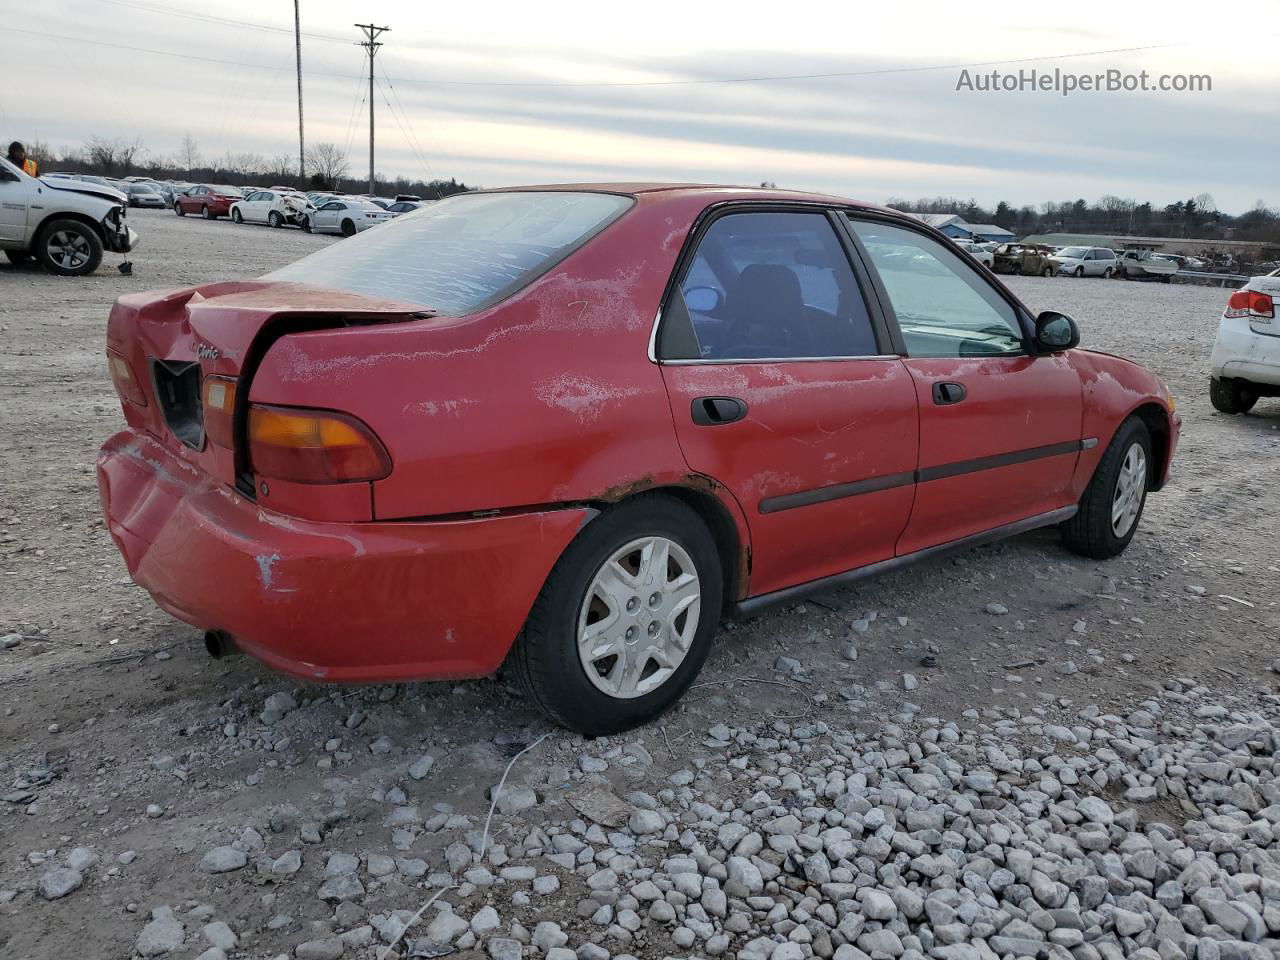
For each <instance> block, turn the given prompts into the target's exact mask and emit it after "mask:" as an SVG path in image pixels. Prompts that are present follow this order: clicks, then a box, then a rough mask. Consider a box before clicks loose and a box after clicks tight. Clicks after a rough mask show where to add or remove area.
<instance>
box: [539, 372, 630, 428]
mask: <svg viewBox="0 0 1280 960" xmlns="http://www.w3.org/2000/svg"><path fill="white" fill-rule="evenodd" d="M639 392H640V391H639V390H637V389H636V388H635V387H617V386H612V385H610V384H607V383H601V382H600V381H598V380H591V379H589V378H588V377H570V376H559V377H556V378H555V379H554V380H547V381H544V382H542V383H540V384H538V385H537V386H536V387H534V390H533V394H534V396H536V397H537V398H538V399H539V400H541V401H542V402H543V403H545V404H546V405H547V406H548V407H553V408H557V409H560V410H567V411H568V412H569V413H571V414H573V416H574V418H575V419H576V420H577V421H578V422H579V423H582V424H588V423H594V422H595V421H597V420H599V419H600V417H601V416H602V415H603V414H604V412H605V410H606V408H607V407H609V406H610V404H612V403H614V402H617V401H621V400H625V399H627V398H628V397H634V396H636V395H637V394H638V393H639Z"/></svg>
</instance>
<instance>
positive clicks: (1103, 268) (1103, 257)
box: [1049, 247, 1116, 277]
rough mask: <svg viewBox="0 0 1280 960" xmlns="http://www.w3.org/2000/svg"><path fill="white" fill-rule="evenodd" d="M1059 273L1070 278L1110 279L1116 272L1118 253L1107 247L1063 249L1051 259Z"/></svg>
mask: <svg viewBox="0 0 1280 960" xmlns="http://www.w3.org/2000/svg"><path fill="white" fill-rule="evenodd" d="M1049 259H1050V260H1052V261H1053V262H1054V263H1056V264H1057V265H1058V273H1059V274H1065V275H1067V276H1070V277H1110V276H1111V275H1112V274H1114V273H1115V272H1116V252H1115V251H1114V250H1109V249H1107V248H1106V247H1063V248H1062V249H1061V250H1059V251H1058V252H1057V253H1055V254H1054V255H1053V256H1052V257H1050V258H1049Z"/></svg>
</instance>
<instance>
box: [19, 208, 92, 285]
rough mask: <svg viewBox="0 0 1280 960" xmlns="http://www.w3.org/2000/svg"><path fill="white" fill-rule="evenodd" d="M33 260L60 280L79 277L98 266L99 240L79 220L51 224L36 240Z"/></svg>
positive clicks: (90, 228)
mask: <svg viewBox="0 0 1280 960" xmlns="http://www.w3.org/2000/svg"><path fill="white" fill-rule="evenodd" d="M34 252H35V254H36V257H37V258H39V260H40V262H41V263H43V264H44V265H45V268H46V269H47V270H48V271H49V272H50V273H54V274H57V275H58V276H60V277H83V276H84V275H85V274H89V273H93V271H95V270H97V269H98V264H100V263H102V238H101V237H100V236H98V233H97V231H95V230H94V229H93V228H92V227H90V226H89V225H88V224H86V223H82V222H80V221H79V220H54V221H53V222H52V223H49V224H47V225H45V227H44V228H43V229H41V231H40V236H39V237H38V238H37V239H36V245H35V248H34Z"/></svg>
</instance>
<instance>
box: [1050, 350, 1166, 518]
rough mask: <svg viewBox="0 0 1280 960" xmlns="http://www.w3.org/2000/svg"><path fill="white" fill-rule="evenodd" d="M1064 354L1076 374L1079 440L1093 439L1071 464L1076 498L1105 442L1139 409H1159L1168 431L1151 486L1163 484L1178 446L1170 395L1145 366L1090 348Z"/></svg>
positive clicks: (1101, 453) (1109, 440) (1104, 446)
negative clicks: (1080, 401)
mask: <svg viewBox="0 0 1280 960" xmlns="http://www.w3.org/2000/svg"><path fill="white" fill-rule="evenodd" d="M1068 356H1069V357H1070V361H1071V365H1072V367H1073V368H1075V370H1076V372H1077V373H1078V374H1079V375H1080V387H1081V392H1082V398H1083V401H1084V404H1083V413H1082V418H1083V422H1082V424H1081V434H1080V435H1081V436H1082V437H1085V438H1089V437H1097V439H1098V443H1097V445H1096V446H1094V447H1093V448H1092V449H1089V450H1083V451H1081V453H1080V458H1079V460H1078V461H1077V463H1076V472H1075V476H1074V477H1073V478H1072V490H1073V492H1074V494H1075V496H1076V498H1079V497H1080V495H1082V494H1083V493H1084V489H1085V487H1087V486H1088V485H1089V481H1090V479H1092V477H1093V474H1094V471H1095V470H1096V469H1097V466H1098V461H1099V460H1101V459H1102V455H1103V453H1105V452H1106V449H1107V444H1109V443H1110V442H1111V438H1112V437H1113V436H1114V435H1115V432H1116V430H1117V429H1119V427H1120V424H1121V423H1123V422H1124V420H1125V419H1126V418H1127V417H1128V416H1129V415H1130V414H1132V413H1134V411H1136V410H1137V409H1138V408H1139V407H1143V406H1146V405H1153V406H1155V407H1157V408H1159V412H1160V415H1161V416H1163V418H1164V423H1165V428H1166V429H1167V431H1168V436H1169V441H1170V442H1169V443H1168V444H1167V449H1166V450H1165V451H1164V456H1163V457H1162V459H1161V462H1160V464H1159V473H1158V475H1157V483H1156V486H1162V485H1163V484H1164V481H1165V479H1166V478H1167V477H1168V474H1169V465H1170V463H1171V462H1172V459H1173V452H1174V449H1175V447H1176V445H1177V440H1178V428H1179V425H1180V422H1181V421H1180V419H1179V418H1178V417H1177V416H1176V415H1175V414H1174V412H1173V411H1172V410H1171V409H1170V408H1169V392H1168V389H1167V388H1166V387H1165V385H1164V383H1163V382H1162V381H1161V380H1160V378H1159V377H1158V376H1156V375H1155V374H1154V373H1152V372H1151V371H1150V370H1148V369H1147V368H1146V367H1143V366H1140V365H1138V364H1136V363H1133V362H1132V361H1130V360H1125V359H1123V358H1121V357H1116V356H1112V355H1110V354H1106V353H1098V352H1096V351H1093V350H1072V351H1071V352H1070V353H1069V354H1068Z"/></svg>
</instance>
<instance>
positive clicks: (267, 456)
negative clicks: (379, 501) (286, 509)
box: [249, 404, 391, 483]
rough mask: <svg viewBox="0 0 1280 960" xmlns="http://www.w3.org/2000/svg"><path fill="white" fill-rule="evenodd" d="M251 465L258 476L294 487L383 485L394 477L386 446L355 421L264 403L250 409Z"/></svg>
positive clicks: (348, 417) (351, 418)
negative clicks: (375, 482) (380, 482)
mask: <svg viewBox="0 0 1280 960" xmlns="http://www.w3.org/2000/svg"><path fill="white" fill-rule="evenodd" d="M249 461H250V464H251V465H252V467H253V471H254V472H255V473H257V474H260V475H262V476H265V477H274V478H275V479H277V480H289V481H292V482H293V483H351V482H353V481H358V480H380V479H382V478H383V477H385V476H386V475H387V474H389V473H390V472H391V457H390V455H388V453H387V449H386V447H384V446H383V445H382V441H381V440H379V439H378V438H377V436H376V435H375V434H374V433H373V431H372V430H370V429H369V428H368V427H367V426H365V425H364V424H363V423H361V422H360V421H359V420H357V419H356V418H355V417H351V416H348V415H346V414H344V413H335V412H333V411H331V410H304V409H301V408H298V407H275V406H266V405H263V404H254V405H253V406H251V407H250V408H249Z"/></svg>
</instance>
